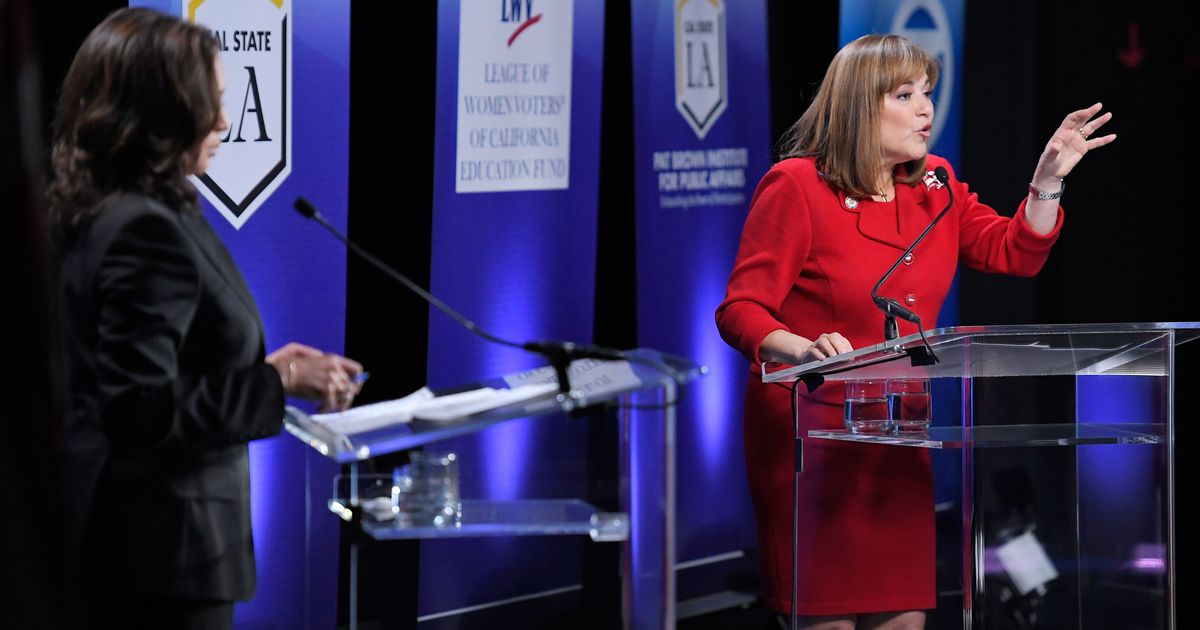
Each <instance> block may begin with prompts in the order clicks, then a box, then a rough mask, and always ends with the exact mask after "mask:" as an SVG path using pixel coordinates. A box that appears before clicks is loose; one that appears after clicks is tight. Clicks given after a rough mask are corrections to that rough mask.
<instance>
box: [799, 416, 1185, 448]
mask: <svg viewBox="0 0 1200 630" xmlns="http://www.w3.org/2000/svg"><path fill="white" fill-rule="evenodd" d="M1166 432H1167V427H1166V425H1163V424H1076V423H1074V422H1071V423H1063V424H1008V425H995V426H975V427H930V428H929V430H928V431H926V432H923V433H882V434H865V433H850V432H849V431H843V430H838V431H809V432H808V436H809V437H811V438H816V439H822V440H840V441H843V442H863V443H867V444H890V445H894V446H912V447H917V448H932V449H962V448H1011V447H1024V446H1081V445H1091V444H1161V443H1162V442H1164V441H1165V440H1166Z"/></svg>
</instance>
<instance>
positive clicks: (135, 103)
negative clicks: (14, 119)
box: [47, 9, 221, 243]
mask: <svg viewBox="0 0 1200 630" xmlns="http://www.w3.org/2000/svg"><path fill="white" fill-rule="evenodd" d="M218 50H219V44H218V41H217V40H216V38H215V37H213V35H212V34H211V33H209V32H208V31H206V30H205V29H203V28H201V27H199V26H196V25H193V24H189V23H187V22H184V21H183V20H180V19H178V18H175V17H172V16H169V15H165V14H163V13H159V12H157V11H152V10H149V9H120V10H117V11H115V12H113V13H112V14H111V15H109V16H108V17H107V18H105V20H104V21H103V22H101V23H100V25H99V26H97V27H96V28H95V29H94V30H93V31H92V32H91V34H89V35H88V37H87V39H86V40H84V42H83V45H82V46H80V48H79V52H78V53H76V54H75V60H74V61H73V62H71V69H70V70H68V71H67V78H66V80H64V81H63V86H62V93H61V95H60V96H59V101H58V112H57V115H56V116H55V120H54V149H53V153H52V158H51V159H52V164H53V176H52V179H51V181H50V186H49V189H48V191H47V196H48V198H49V199H48V201H49V212H50V228H51V229H52V230H53V233H54V236H55V238H56V240H57V241H58V242H60V243H61V242H63V241H64V240H69V239H71V238H72V237H73V236H74V234H75V233H76V232H77V231H78V230H79V228H80V227H82V226H83V225H86V224H87V223H88V222H89V221H90V220H91V219H92V218H93V217H94V216H96V215H97V214H98V213H99V212H101V211H102V210H103V209H104V207H105V205H106V204H107V203H108V202H109V201H111V200H112V199H113V198H115V197H116V196H117V195H119V194H121V193H124V192H139V193H142V194H145V195H148V196H150V197H153V198H155V199H158V200H159V201H161V202H163V203H164V204H166V205H167V206H168V207H171V208H175V209H177V210H179V211H184V212H187V211H191V212H194V211H196V210H197V205H196V189H195V187H194V186H192V185H191V183H189V182H188V180H187V176H188V175H189V174H190V172H191V169H192V168H193V167H194V164H192V162H193V161H194V157H193V155H192V153H193V151H194V150H195V148H196V146H197V145H198V144H199V143H200V142H201V141H202V140H203V139H204V137H205V136H206V135H207V134H208V133H209V132H211V131H212V130H213V128H214V127H216V125H217V121H218V119H219V118H220V113H221V95H220V90H219V88H218V87H217V79H216V69H215V64H216V55H217V53H218Z"/></svg>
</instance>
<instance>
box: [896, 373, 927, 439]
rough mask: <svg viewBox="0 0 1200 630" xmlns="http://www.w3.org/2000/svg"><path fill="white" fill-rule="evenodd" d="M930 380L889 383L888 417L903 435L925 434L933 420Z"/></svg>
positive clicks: (910, 379) (902, 379) (900, 380)
mask: <svg viewBox="0 0 1200 630" xmlns="http://www.w3.org/2000/svg"><path fill="white" fill-rule="evenodd" d="M930 403H931V400H930V396H929V379H927V378H894V379H891V380H889V381H888V382H887V405H888V415H889V416H890V417H891V419H892V423H893V424H894V425H895V426H896V430H897V431H899V432H901V433H923V432H925V431H928V430H929V421H930V420H931V419H932V418H933V406H932V405H931V404H930Z"/></svg>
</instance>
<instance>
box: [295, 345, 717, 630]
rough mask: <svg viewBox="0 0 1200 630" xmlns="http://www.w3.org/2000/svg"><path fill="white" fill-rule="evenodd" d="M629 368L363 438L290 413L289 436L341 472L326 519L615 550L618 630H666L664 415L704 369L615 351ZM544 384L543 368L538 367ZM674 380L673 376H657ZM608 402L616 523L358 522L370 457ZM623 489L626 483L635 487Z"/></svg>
mask: <svg viewBox="0 0 1200 630" xmlns="http://www.w3.org/2000/svg"><path fill="white" fill-rule="evenodd" d="M625 354H626V355H627V356H628V357H629V358H630V360H629V361H628V363H627V364H626V363H625V362H607V361H598V360H584V363H586V364H587V365H586V366H585V365H584V364H583V363H581V362H579V361H576V362H575V363H573V364H572V372H577V371H581V370H577V368H582V367H586V368H587V369H588V370H590V371H591V373H593V374H595V373H598V372H603V371H604V369H605V367H606V366H608V367H612V368H613V369H619V370H620V371H621V372H622V373H623V374H626V375H628V374H629V373H630V372H631V374H632V376H633V377H634V378H632V379H630V378H624V379H614V380H611V382H607V381H605V379H603V378H601V379H599V380H594V381H591V382H586V383H577V382H576V381H575V380H574V379H573V380H572V385H573V386H574V387H575V389H573V390H572V391H571V393H570V394H569V395H566V394H559V393H557V392H551V393H548V394H546V395H544V396H541V397H537V398H534V399H531V400H526V401H524V402H520V403H515V404H510V405H507V406H502V407H498V408H494V409H490V410H488V411H484V412H479V413H474V414H468V415H464V416H461V417H456V418H452V419H449V420H445V419H439V420H438V421H436V422H434V421H422V420H420V419H419V414H418V418H417V419H415V420H413V421H411V422H407V423H397V424H391V425H388V426H385V427H382V428H379V429H375V430H370V431H367V432H362V433H354V434H349V435H347V434H345V433H339V432H336V431H331V430H330V429H329V427H328V426H326V425H324V424H322V423H319V422H316V421H314V420H313V419H312V418H311V417H310V416H308V415H306V414H305V413H303V412H302V411H300V410H298V409H295V408H291V407H289V408H288V411H287V416H286V418H285V425H284V426H285V427H286V429H287V430H288V432H289V433H291V434H292V435H294V436H295V437H297V438H299V439H300V440H301V441H303V442H304V443H306V444H308V445H309V446H311V447H312V448H313V449H315V450H316V451H317V452H318V453H320V454H321V455H323V456H325V457H327V458H329V459H332V460H334V461H336V462H338V463H341V464H346V465H347V468H348V474H346V475H344V477H345V479H344V480H343V481H345V482H346V483H344V484H342V485H344V486H345V491H344V492H343V491H342V490H341V489H339V490H337V491H335V492H334V493H333V494H334V495H335V496H333V497H331V498H330V500H329V509H330V511H331V512H332V513H333V514H326V516H327V517H329V518H334V515H335V514H336V515H338V516H340V517H342V518H343V519H344V520H352V521H353V522H357V523H361V526H362V530H363V533H364V535H366V536H368V537H370V538H372V539H375V540H385V541H386V540H401V539H430V538H465V537H478V536H531V535H534V536H550V535H585V536H590V537H591V538H592V540H594V541H598V542H609V541H622V544H623V550H622V558H621V574H622V575H621V582H622V617H623V621H624V627H625V628H639V629H641V628H645V629H650V628H655V629H660V628H673V627H674V624H675V619H674V615H675V573H674V566H675V521H674V519H675V413H676V410H675V407H674V405H673V402H674V401H676V400H677V396H678V395H679V391H678V385H679V384H680V383H683V382H687V381H691V380H694V379H696V378H699V377H700V376H701V375H703V374H705V373H706V372H707V368H705V367H704V366H701V365H697V364H696V363H693V362H691V361H689V360H687V359H682V358H679V357H674V356H671V355H668V354H664V353H661V352H658V351H655V350H650V349H637V350H630V351H626V353H625ZM538 372H545V373H546V376H550V375H553V374H554V371H553V369H552V368H549V367H545V368H541V369H540V370H539V371H538ZM668 372H673V373H674V377H672V376H671V375H669V374H668ZM531 376H534V377H537V376H538V374H534V373H533V371H529V372H522V373H520V374H510V375H505V376H502V377H497V378H494V379H489V380H486V381H482V382H479V383H476V384H473V387H492V388H496V389H508V388H509V386H510V384H512V383H513V382H514V381H515V380H528V379H529V378H530V377H531ZM613 403H619V404H621V405H622V407H621V410H620V414H619V416H620V422H621V428H620V439H619V443H620V455H619V457H620V460H621V461H620V466H619V470H620V477H621V478H620V480H619V481H620V486H621V488H622V492H621V499H620V500H621V512H617V513H606V512H601V511H600V510H598V509H596V508H595V507H593V506H592V505H590V504H588V503H586V502H584V501H582V500H579V499H575V498H563V499H528V500H513V501H490V500H473V499H471V498H469V497H464V498H463V500H462V512H461V520H460V521H459V522H458V523H457V524H455V525H452V526H441V527H438V526H432V525H424V526H401V525H398V524H392V523H386V522H374V521H371V520H369V519H366V518H361V516H360V514H356V512H358V511H359V510H358V508H359V507H360V499H362V497H361V496H360V493H364V494H365V493H366V492H369V489H370V486H371V484H374V483H379V480H378V479H374V478H372V477H373V476H372V475H368V474H366V473H365V471H366V470H367V469H366V468H361V466H362V465H363V464H365V463H367V461H368V460H369V459H371V458H373V457H377V456H380V455H385V454H388V453H394V452H398V451H405V450H409V449H414V448H419V447H423V446H427V445H430V444H435V443H437V442H440V441H442V440H445V439H448V438H452V437H457V436H461V435H465V434H469V433H474V432H477V431H483V430H486V429H488V428H489V427H492V426H495V425H497V424H499V423H503V422H506V421H510V420H517V419H522V418H530V417H535V416H554V415H558V416H562V415H565V414H567V413H569V412H573V411H577V410H580V409H585V408H588V407H592V406H596V405H603V404H613ZM631 480H636V484H634V483H632V481H631ZM358 551H359V549H358V547H357V546H356V545H352V546H351V549H350V554H349V562H350V565H351V566H350V568H349V576H350V578H349V579H350V581H351V584H350V585H349V591H348V592H349V600H350V601H349V608H350V613H349V617H350V627H351V628H356V627H358V625H359V624H358V621H359V620H358V614H357V597H358V586H359V585H358V584H357V583H356V580H357V576H358V573H359V571H358Z"/></svg>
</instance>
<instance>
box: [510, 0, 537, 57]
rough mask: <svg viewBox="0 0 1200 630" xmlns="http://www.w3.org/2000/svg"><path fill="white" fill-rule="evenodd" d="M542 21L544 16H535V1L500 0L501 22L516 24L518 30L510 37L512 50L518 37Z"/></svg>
mask: <svg viewBox="0 0 1200 630" xmlns="http://www.w3.org/2000/svg"><path fill="white" fill-rule="evenodd" d="M541 20H542V14H541V13H539V14H537V15H534V14H533V0H500V21H501V22H511V23H514V24H516V27H517V29H516V30H515V31H513V32H512V35H509V36H508V46H509V48H512V45H513V42H514V41H516V40H517V36H519V35H520V34H521V33H523V32H525V29H527V28H529V27H530V26H533V25H534V24H537V23H538V22H540V21H541Z"/></svg>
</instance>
